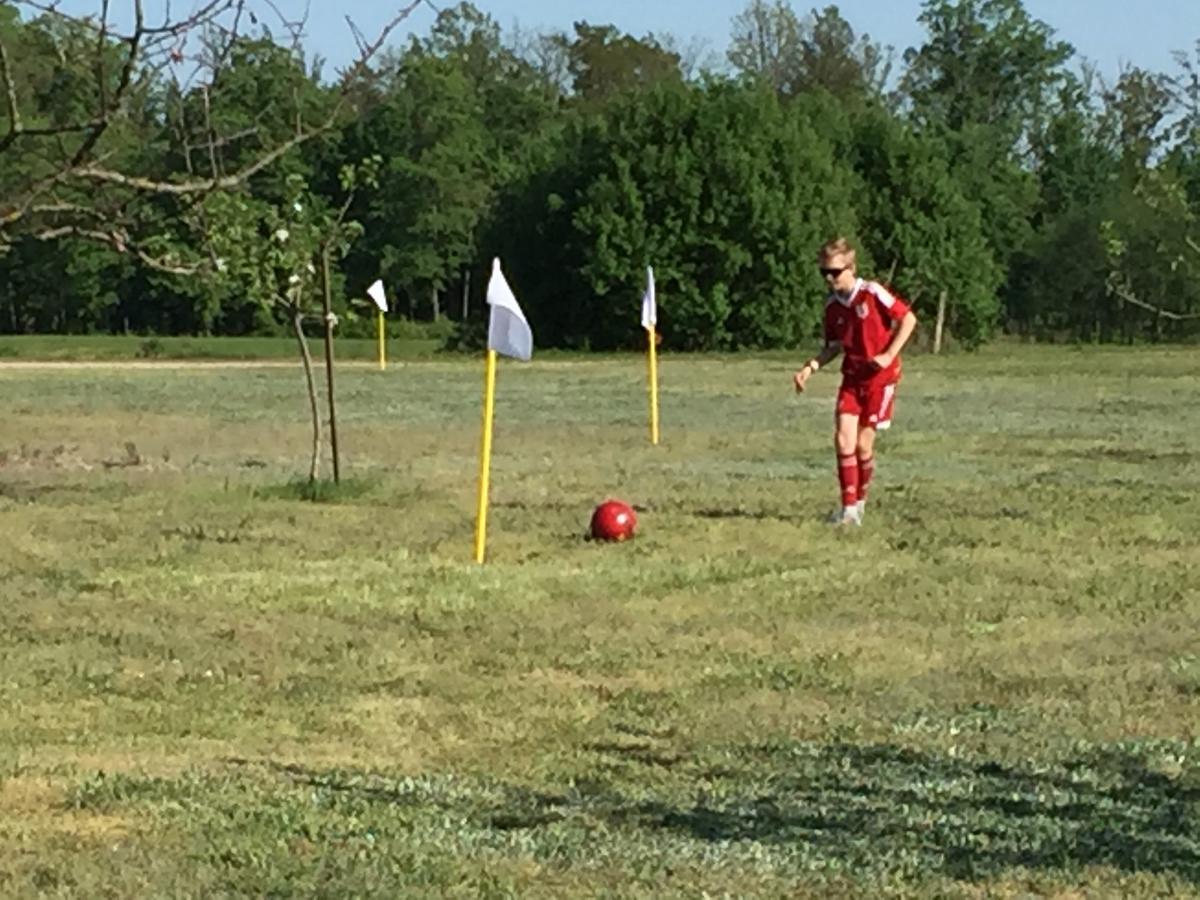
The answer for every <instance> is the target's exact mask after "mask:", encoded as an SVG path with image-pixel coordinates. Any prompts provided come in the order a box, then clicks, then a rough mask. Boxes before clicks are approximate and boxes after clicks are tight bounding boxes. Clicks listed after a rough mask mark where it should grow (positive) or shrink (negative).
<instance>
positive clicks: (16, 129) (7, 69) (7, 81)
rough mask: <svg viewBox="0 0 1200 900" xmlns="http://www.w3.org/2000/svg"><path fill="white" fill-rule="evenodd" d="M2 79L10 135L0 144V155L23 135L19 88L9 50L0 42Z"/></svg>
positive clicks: (0, 76) (0, 73)
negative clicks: (9, 59) (10, 61)
mask: <svg viewBox="0 0 1200 900" xmlns="http://www.w3.org/2000/svg"><path fill="white" fill-rule="evenodd" d="M0 78H3V79H4V99H5V104H6V106H7V108H8V134H7V135H6V136H5V139H4V141H3V142H0V153H2V152H3V151H4V149H5V148H6V147H8V145H9V144H11V143H12V142H13V140H14V139H15V138H16V136H17V135H18V134H20V133H21V130H22V129H21V108H20V107H19V106H18V105H17V88H16V85H15V84H13V76H12V67H11V64H10V63H9V61H8V48H7V47H5V46H4V42H3V41H0Z"/></svg>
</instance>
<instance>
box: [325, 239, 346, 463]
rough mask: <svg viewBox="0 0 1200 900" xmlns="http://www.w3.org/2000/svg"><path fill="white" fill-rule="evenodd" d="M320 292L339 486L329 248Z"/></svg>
mask: <svg viewBox="0 0 1200 900" xmlns="http://www.w3.org/2000/svg"><path fill="white" fill-rule="evenodd" d="M321 292H322V294H323V297H324V303H325V384H326V391H327V393H328V394H329V443H330V447H331V448H332V450H333V483H334V484H341V481H342V470H341V465H340V464H339V462H338V434H337V407H336V406H335V404H334V400H333V286H332V285H331V284H330V279H329V248H328V247H322V248H321Z"/></svg>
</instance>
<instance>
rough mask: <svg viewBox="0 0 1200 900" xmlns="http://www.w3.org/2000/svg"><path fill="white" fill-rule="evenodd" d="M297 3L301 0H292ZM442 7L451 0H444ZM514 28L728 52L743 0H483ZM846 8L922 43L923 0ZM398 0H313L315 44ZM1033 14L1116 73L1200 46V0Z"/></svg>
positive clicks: (889, 35) (335, 45) (1159, 66)
mask: <svg viewBox="0 0 1200 900" xmlns="http://www.w3.org/2000/svg"><path fill="white" fill-rule="evenodd" d="M288 3H291V4H292V5H293V7H299V3H297V2H295V0H285V2H284V5H285V6H286V5H287V4H288ZM435 5H436V6H438V7H439V8H441V7H444V6H448V5H453V4H452V3H447V2H445V0H440V2H436V3H435ZM475 5H476V6H477V7H478V8H479V9H482V10H483V11H484V12H487V13H489V14H490V15H491V16H492V17H493V18H494V19H496V21H497V22H499V23H500V25H501V26H502V27H503V28H504V29H505V30H506V31H507V30H508V29H509V28H510V27H511V26H512V25H513V24H514V23H519V24H520V25H521V27H522V28H528V29H532V30H539V29H544V28H562V29H569V28H570V27H571V24H572V23H573V22H574V21H576V20H579V19H585V20H587V21H589V22H592V23H593V24H601V23H612V24H614V25H616V26H617V27H619V28H620V29H622V30H623V31H628V32H632V33H633V34H635V35H638V36H641V35H644V34H645V33H647V32H650V31H653V32H656V33H661V32H669V33H671V34H673V35H674V36H675V37H677V38H679V39H680V40H681V42H683V43H685V44H686V43H687V42H688V41H689V40H690V39H692V38H701V39H703V40H704V41H705V42H707V44H708V45H709V47H710V49H712V50H713V51H715V52H717V53H718V55H719V56H721V57H724V51H725V47H726V44H727V43H728V39H729V33H730V23H731V21H732V19H733V17H734V16H736V15H737V14H738V13H739V12H740V11H741V10H742V9H744V8H745V6H746V2H745V0H476V3H475ZM825 5H827V3H826V2H824V0H822V2H809V3H800V2H793V4H792V6H793V8H794V9H796V10H797V11H798V12H799V11H807V10H809V9H811V8H812V7H814V6H820V7H823V6H825ZM837 6H838V8H839V9H840V10H841V12H842V15H843V16H844V17H845V18H846V20H847V21H849V22H850V24H851V25H852V26H853V27H854V30H855V31H856V32H857V33H860V34H861V33H863V32H865V33H867V34H870V35H871V37H872V38H873V39H874V40H877V41H880V42H881V43H884V44H891V45H893V46H895V47H896V49H897V51H899V52H902V51H903V50H904V48H905V47H908V46H913V45H917V44H920V43H921V40H922V37H923V32H922V30H921V28H920V26H919V25H918V24H917V15H918V13H919V12H920V9H921V3H920V0H841V2H840V3H837ZM393 8H394V6H393V4H392V3H389V2H386V0H341V2H337V3H331V2H329V0H313V3H312V11H311V16H310V21H311V24H312V27H311V29H310V30H311V33H312V35H313V38H312V44H313V46H314V48H317V49H319V50H320V52H321V53H323V54H324V55H325V56H327V57H328V58H329V60H330V61H331V62H332V63H334V64H335V65H336V64H338V63H339V62H344V61H345V60H346V59H347V58H348V56H349V55H350V54H352V52H353V43H352V41H350V40H349V38H348V36H347V32H348V29H347V28H346V25H345V19H344V17H345V16H346V15H351V16H353V17H354V18H355V20H356V22H357V23H358V24H359V25H360V26H362V27H363V28H364V30H367V31H369V30H370V26H372V25H374V26H375V27H376V28H378V27H380V26H381V25H382V24H383V23H384V22H385V21H386V19H387V13H388V10H390V9H393ZM1025 8H1026V9H1027V10H1028V11H1029V12H1030V14H1031V15H1033V16H1034V17H1036V18H1038V19H1041V20H1042V21H1044V22H1046V23H1047V24H1049V25H1050V26H1051V27H1053V28H1054V29H1055V30H1056V31H1057V32H1058V35H1059V37H1060V39H1062V40H1065V41H1068V42H1069V43H1071V44H1072V45H1074V47H1075V48H1076V51H1077V52H1078V53H1080V54H1081V55H1083V56H1086V57H1087V58H1088V59H1090V60H1092V61H1093V62H1095V63H1097V64H1098V65H1099V66H1100V68H1101V71H1103V72H1104V73H1106V74H1111V73H1114V72H1116V71H1117V69H1118V67H1119V66H1120V65H1121V64H1122V63H1127V64H1133V65H1138V66H1142V67H1145V68H1149V69H1153V70H1156V71H1168V70H1170V71H1174V69H1175V66H1174V62H1173V60H1172V57H1171V51H1172V50H1187V51H1193V50H1194V48H1195V45H1196V41H1197V40H1200V0H1147V2H1144V3H1137V2H1134V0H1026V3H1025ZM433 18H434V12H433V10H432V9H431V8H430V7H429V6H428V5H426V6H423V7H421V8H420V9H418V10H417V11H416V12H415V13H414V14H413V24H414V25H415V26H416V27H417V30H419V31H423V30H425V29H427V28H428V27H429V24H430V23H431V22H432V21H433Z"/></svg>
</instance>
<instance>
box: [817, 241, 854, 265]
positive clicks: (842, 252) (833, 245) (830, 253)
mask: <svg viewBox="0 0 1200 900" xmlns="http://www.w3.org/2000/svg"><path fill="white" fill-rule="evenodd" d="M834 256H844V257H846V259H848V260H849V261H850V265H851V266H854V265H857V263H858V255H857V254H856V253H855V252H854V248H853V247H851V246H850V242H849V241H848V240H846V239H845V238H844V237H836V238H833V240H829V241H826V242H825V243H824V244H822V245H821V250H820V252H819V253H818V254H817V262H824V261H825V260H827V259H829V258H831V257H834Z"/></svg>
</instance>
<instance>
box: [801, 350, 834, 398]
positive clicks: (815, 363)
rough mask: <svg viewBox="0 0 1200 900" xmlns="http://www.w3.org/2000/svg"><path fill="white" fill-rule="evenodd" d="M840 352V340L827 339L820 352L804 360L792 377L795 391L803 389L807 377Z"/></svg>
mask: <svg viewBox="0 0 1200 900" xmlns="http://www.w3.org/2000/svg"><path fill="white" fill-rule="evenodd" d="M841 352H842V344H841V341H827V342H826V344H825V346H824V347H822V348H821V350H820V352H819V353H817V355H816V356H814V357H813V358H812V359H810V360H809V361H808V362H806V363H805V364H804V365H803V366H802V367H801V368H800V371H799V372H797V373H796V375H795V377H794V378H793V379H792V381H793V383H794V384H795V385H796V393H800V392H801V391H803V390H804V385H805V384H806V383H807V382H808V379H809V378H811V377H812V374H813V372H815V371H817V369H819V368H821V366H825V365H828V364H829V363H830V362H831V361H832V360H834V359H837V356H838V354H839V353H841Z"/></svg>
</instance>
